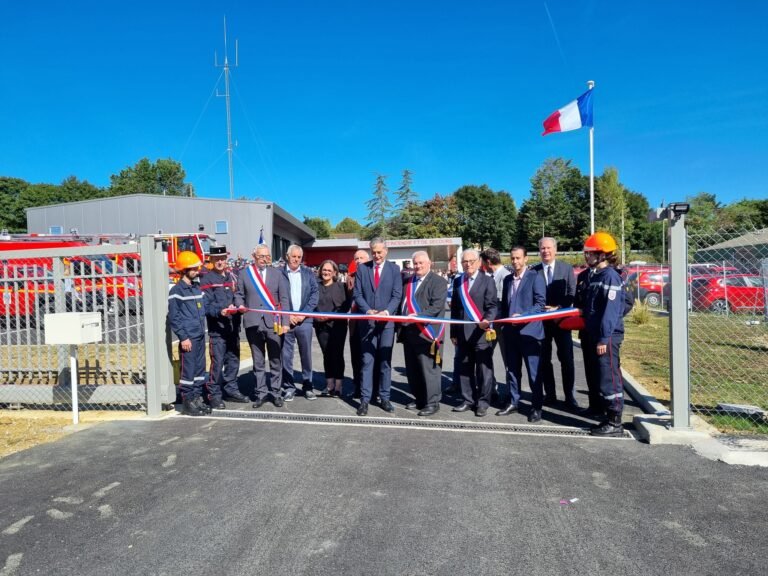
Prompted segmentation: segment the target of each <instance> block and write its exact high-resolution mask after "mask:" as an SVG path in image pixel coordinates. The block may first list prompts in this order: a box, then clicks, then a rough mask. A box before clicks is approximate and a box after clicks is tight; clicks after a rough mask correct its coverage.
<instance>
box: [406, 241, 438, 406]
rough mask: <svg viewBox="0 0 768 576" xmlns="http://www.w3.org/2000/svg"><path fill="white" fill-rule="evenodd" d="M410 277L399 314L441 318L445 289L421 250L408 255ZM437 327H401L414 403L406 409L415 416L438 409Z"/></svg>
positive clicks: (426, 255)
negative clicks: (409, 256)
mask: <svg viewBox="0 0 768 576" xmlns="http://www.w3.org/2000/svg"><path fill="white" fill-rule="evenodd" d="M412 262H413V275H412V276H411V277H410V278H408V279H406V280H405V281H404V282H403V303H402V307H401V309H402V314H403V315H405V316H430V317H432V318H441V317H442V316H443V314H444V313H445V299H446V295H447V293H448V286H447V284H446V282H445V280H443V279H442V278H441V277H440V276H438V275H437V274H433V273H432V272H431V268H432V262H431V261H430V260H429V255H428V254H427V253H426V252H424V251H419V252H414V254H413V256H412ZM441 340H442V330H441V325H440V324H415V323H414V324H401V325H400V341H402V343H403V353H404V354H405V373H406V376H407V377H408V384H409V385H410V387H411V392H412V393H413V395H414V397H415V401H414V402H411V403H410V404H408V406H406V408H408V409H410V410H419V413H418V415H419V416H432V414H435V413H436V412H437V411H438V410H440V396H441V392H440V390H441V387H440V379H441V376H442V370H441V365H440V362H439V361H438V358H439V354H440V353H439V350H440V342H441Z"/></svg>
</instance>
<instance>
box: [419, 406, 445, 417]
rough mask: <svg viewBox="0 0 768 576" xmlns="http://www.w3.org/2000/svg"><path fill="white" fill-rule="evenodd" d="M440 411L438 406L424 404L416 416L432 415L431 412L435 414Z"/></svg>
mask: <svg viewBox="0 0 768 576" xmlns="http://www.w3.org/2000/svg"><path fill="white" fill-rule="evenodd" d="M438 412H440V406H424V408H422V409H421V410H419V412H418V414H416V415H417V416H432V414H437V413H438Z"/></svg>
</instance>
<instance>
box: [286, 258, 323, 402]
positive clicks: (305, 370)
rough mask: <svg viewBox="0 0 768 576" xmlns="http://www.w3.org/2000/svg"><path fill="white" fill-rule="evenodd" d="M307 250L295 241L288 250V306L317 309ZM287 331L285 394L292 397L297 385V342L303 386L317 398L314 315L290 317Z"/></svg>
mask: <svg viewBox="0 0 768 576" xmlns="http://www.w3.org/2000/svg"><path fill="white" fill-rule="evenodd" d="M303 257H304V250H302V249H301V246H297V245H295V244H292V245H290V246H289V247H288V250H287V251H286V253H285V259H286V263H285V268H284V269H283V273H284V274H285V277H286V278H287V279H288V284H289V285H290V290H291V298H290V300H291V304H290V307H289V308H288V310H293V311H295V312H314V311H315V308H316V307H317V299H318V296H319V289H318V287H317V279H316V278H315V274H314V272H312V270H311V269H310V268H307V267H306V266H304V265H303V264H302V263H301V260H302V258H303ZM288 327H289V328H288V332H286V333H285V336H284V337H283V385H282V387H283V398H284V399H285V401H286V402H290V401H291V400H293V397H294V396H295V395H296V386H294V383H293V350H294V347H295V345H296V343H297V342H298V344H299V358H300V359H301V387H302V390H303V391H304V397H305V398H306V399H307V400H314V399H315V398H316V396H315V393H314V392H313V390H312V388H313V386H312V318H307V317H306V316H302V315H301V314H291V315H290V316H289V317H288Z"/></svg>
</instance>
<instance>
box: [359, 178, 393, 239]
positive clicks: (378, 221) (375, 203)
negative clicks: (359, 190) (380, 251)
mask: <svg viewBox="0 0 768 576" xmlns="http://www.w3.org/2000/svg"><path fill="white" fill-rule="evenodd" d="M388 193H389V188H388V187H387V177H386V176H385V175H383V174H377V175H376V184H374V187H373V197H372V198H371V199H370V200H368V202H366V204H365V205H366V206H367V207H368V224H367V226H366V235H367V236H368V237H369V238H373V237H375V236H381V237H384V238H386V236H387V233H388V232H389V223H388V222H387V219H388V218H389V215H390V213H391V212H392V203H391V202H390V201H389V196H388Z"/></svg>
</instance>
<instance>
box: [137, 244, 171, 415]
mask: <svg viewBox="0 0 768 576" xmlns="http://www.w3.org/2000/svg"><path fill="white" fill-rule="evenodd" d="M139 249H140V253H141V281H142V298H143V299H144V352H145V357H146V365H147V416H157V415H159V414H160V413H161V412H162V407H163V404H169V403H172V402H173V401H174V400H175V399H176V389H175V386H174V382H173V367H172V366H171V359H170V357H169V355H168V349H167V345H166V329H165V325H166V318H167V316H168V265H167V264H166V262H165V259H164V258H163V252H162V247H161V245H160V243H159V242H156V241H155V239H154V238H152V237H151V236H145V237H142V238H141V239H140V244H139Z"/></svg>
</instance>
